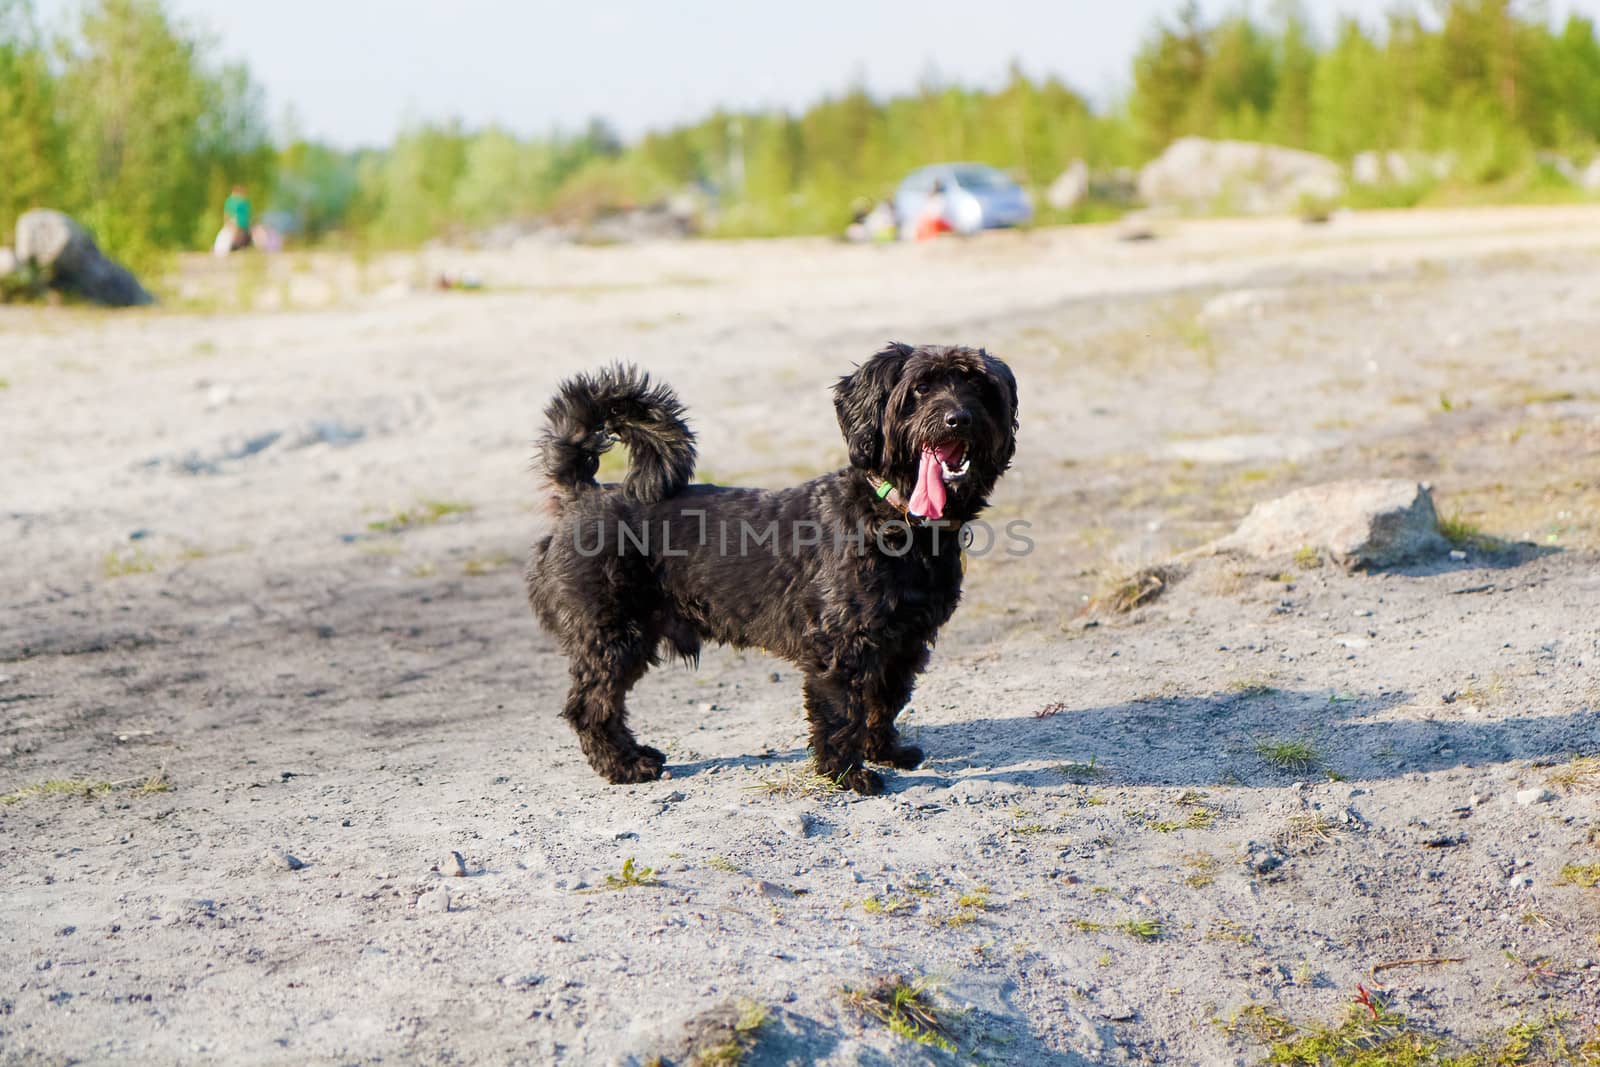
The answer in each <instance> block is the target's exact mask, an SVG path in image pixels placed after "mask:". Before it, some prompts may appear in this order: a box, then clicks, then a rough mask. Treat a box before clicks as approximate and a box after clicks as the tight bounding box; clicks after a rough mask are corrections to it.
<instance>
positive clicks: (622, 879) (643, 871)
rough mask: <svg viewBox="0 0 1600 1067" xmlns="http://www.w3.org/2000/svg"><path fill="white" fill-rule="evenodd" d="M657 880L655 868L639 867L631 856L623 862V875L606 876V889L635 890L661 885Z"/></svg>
mask: <svg viewBox="0 0 1600 1067" xmlns="http://www.w3.org/2000/svg"><path fill="white" fill-rule="evenodd" d="M660 884H661V883H660V881H658V880H657V878H656V870H655V868H654V867H637V866H635V865H634V862H633V857H632V856H629V857H628V858H627V859H625V860H623V861H622V873H621V874H608V875H606V884H605V888H607V889H633V888H636V887H639V886H650V885H660Z"/></svg>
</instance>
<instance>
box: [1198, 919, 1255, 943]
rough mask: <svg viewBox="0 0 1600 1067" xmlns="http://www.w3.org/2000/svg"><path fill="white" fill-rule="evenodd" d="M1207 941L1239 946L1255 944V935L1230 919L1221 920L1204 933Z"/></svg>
mask: <svg viewBox="0 0 1600 1067" xmlns="http://www.w3.org/2000/svg"><path fill="white" fill-rule="evenodd" d="M1205 940H1207V941H1233V942H1236V943H1237V944H1240V945H1253V944H1255V940H1256V935H1255V934H1253V933H1251V932H1250V931H1249V930H1248V929H1246V928H1245V927H1243V926H1241V925H1239V924H1238V923H1236V922H1234V921H1233V920H1232V919H1223V920H1222V921H1221V922H1219V923H1217V924H1216V925H1215V926H1213V927H1212V928H1211V929H1209V930H1207V931H1206V933H1205Z"/></svg>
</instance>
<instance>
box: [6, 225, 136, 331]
mask: <svg viewBox="0 0 1600 1067" xmlns="http://www.w3.org/2000/svg"><path fill="white" fill-rule="evenodd" d="M16 256H17V260H18V262H19V263H20V264H21V265H22V266H23V267H25V268H27V267H31V268H32V269H33V271H35V272H36V273H37V275H38V277H39V280H40V281H41V282H43V283H44V284H46V285H48V286H50V287H51V288H53V289H59V290H61V291H62V292H66V293H73V294H75V295H77V296H81V297H83V298H84V299H85V300H91V301H93V302H94V303H96V304H104V305H106V306H107V307H132V306H134V305H138V304H150V303H154V302H155V298H154V297H152V296H151V295H150V294H149V293H148V292H146V291H145V288H144V286H142V285H140V284H139V280H138V279H137V278H135V277H134V276H133V275H132V273H130V272H129V271H128V269H127V268H126V267H124V266H122V265H121V264H120V263H117V262H116V261H114V260H112V259H110V258H108V257H107V256H106V254H105V253H104V252H102V251H100V247H99V246H98V245H96V244H95V243H94V238H93V237H90V236H89V231H88V230H85V229H84V228H83V227H82V226H80V225H78V223H77V222H76V221H74V220H73V219H72V218H71V217H69V216H67V215H64V214H62V213H61V212H59V211H49V210H45V209H40V210H36V211H29V212H28V213H26V214H25V215H23V216H22V217H21V218H19V219H18V220H17V247H16Z"/></svg>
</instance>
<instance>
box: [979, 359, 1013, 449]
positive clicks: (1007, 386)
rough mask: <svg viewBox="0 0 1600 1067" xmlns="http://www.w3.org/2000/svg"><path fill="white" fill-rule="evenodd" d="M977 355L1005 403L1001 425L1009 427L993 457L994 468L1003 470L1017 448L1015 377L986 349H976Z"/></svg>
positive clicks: (1008, 368) (1009, 369)
mask: <svg viewBox="0 0 1600 1067" xmlns="http://www.w3.org/2000/svg"><path fill="white" fill-rule="evenodd" d="M978 355H979V357H980V358H982V360H983V371H984V373H985V374H987V375H988V376H989V380H990V381H992V382H993V383H994V384H995V387H996V389H997V390H998V391H999V393H1000V396H1001V398H1002V400H1003V401H1004V403H1005V406H1006V410H1005V411H1004V412H1002V413H1001V419H1002V425H1004V424H1005V423H1010V427H1011V428H1010V432H1008V433H1007V434H1006V435H1005V441H1004V443H1003V444H1002V445H1001V447H1000V454H999V455H997V456H996V457H995V460H996V463H995V466H996V468H997V469H998V470H1001V471H1004V470H1005V469H1006V468H1007V467H1009V466H1010V465H1011V457H1012V455H1014V454H1015V453H1016V450H1017V377H1016V375H1014V374H1012V373H1011V368H1010V367H1008V366H1006V365H1005V363H1003V362H1002V361H1001V360H999V359H996V358H995V357H994V356H991V355H990V354H989V353H988V351H987V350H985V349H982V348H980V349H978Z"/></svg>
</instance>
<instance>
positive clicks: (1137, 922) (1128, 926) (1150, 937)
mask: <svg viewBox="0 0 1600 1067" xmlns="http://www.w3.org/2000/svg"><path fill="white" fill-rule="evenodd" d="M1117 929H1118V930H1121V931H1122V932H1123V933H1125V934H1127V935H1128V936H1130V937H1136V938H1138V939H1139V940H1140V941H1156V940H1159V939H1160V937H1161V924H1160V923H1159V922H1157V921H1156V920H1155V919H1124V920H1123V921H1122V922H1119V923H1117Z"/></svg>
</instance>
